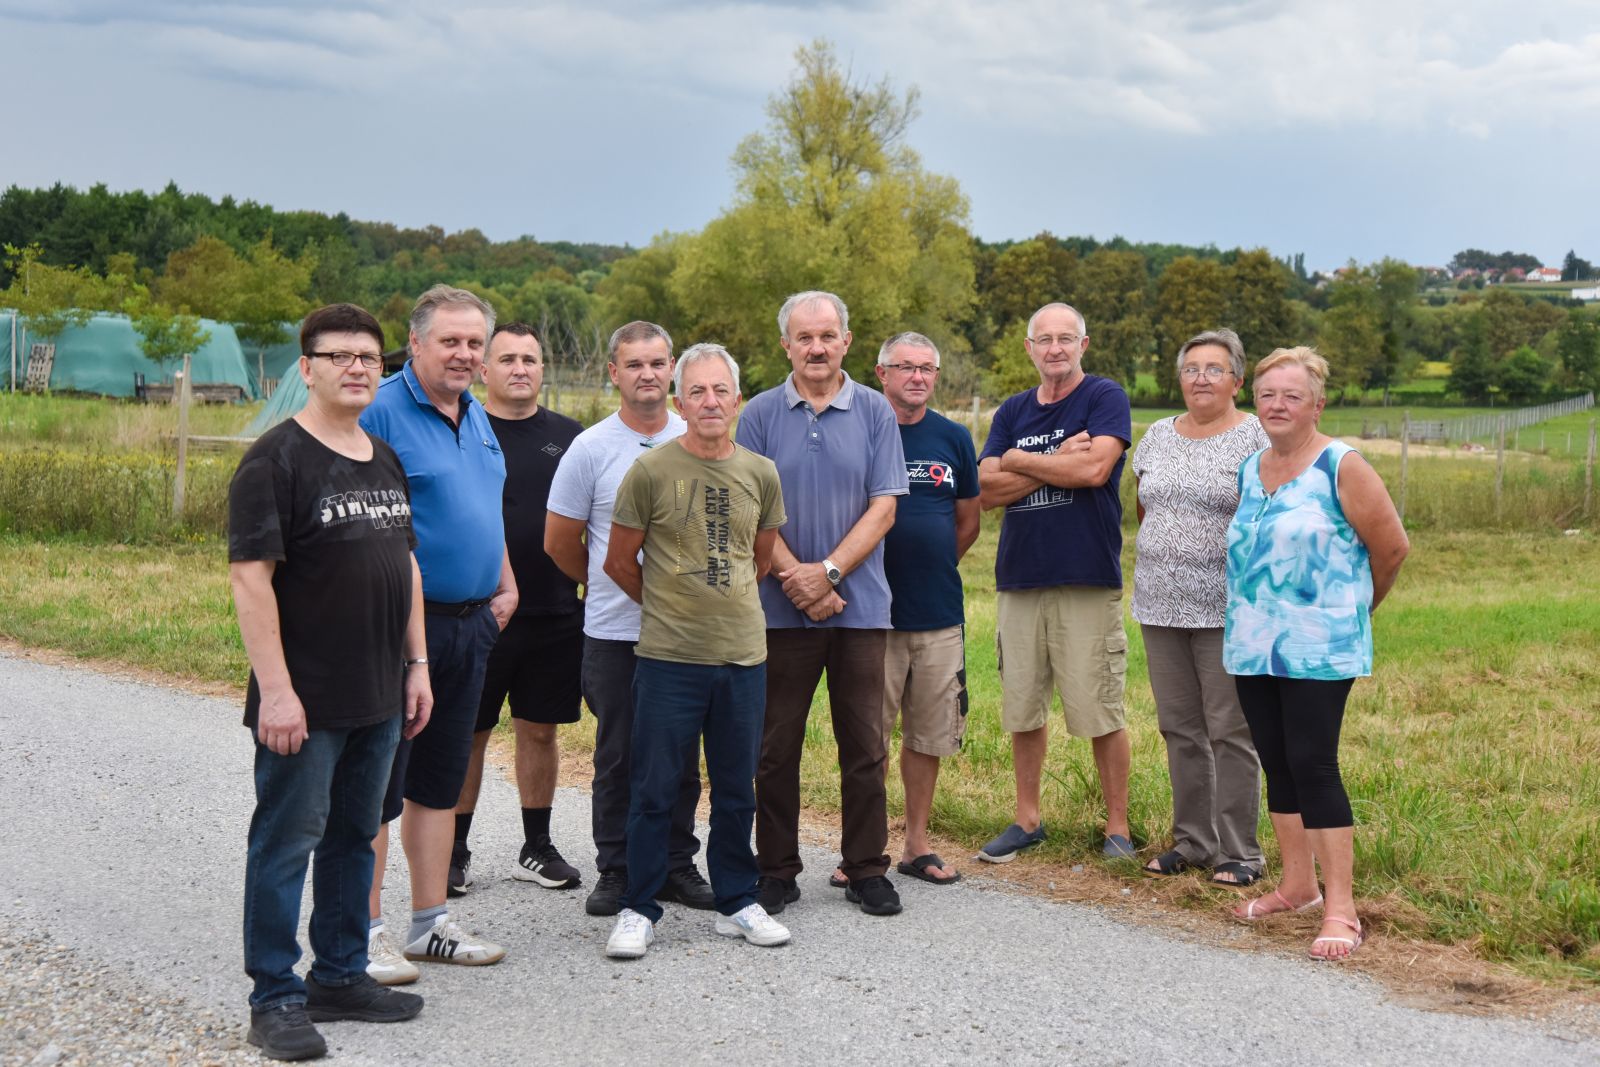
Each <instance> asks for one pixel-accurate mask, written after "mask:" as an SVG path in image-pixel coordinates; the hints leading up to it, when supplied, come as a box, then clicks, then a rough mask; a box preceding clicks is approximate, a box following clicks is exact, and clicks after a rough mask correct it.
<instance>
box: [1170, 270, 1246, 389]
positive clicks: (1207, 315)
mask: <svg viewBox="0 0 1600 1067" xmlns="http://www.w3.org/2000/svg"><path fill="white" fill-rule="evenodd" d="M1227 325H1228V269H1227V268H1226V267H1224V266H1223V265H1222V263H1221V262H1220V261H1218V260H1215V259H1200V258H1198V257H1195V256H1180V257H1178V258H1177V259H1175V260H1173V261H1172V262H1171V264H1169V265H1168V266H1167V269H1166V270H1164V271H1162V272H1161V276H1160V277H1159V278H1157V279H1156V298H1155V327H1156V356H1155V375H1156V387H1157V389H1159V390H1160V391H1161V395H1162V396H1163V397H1166V398H1167V399H1172V398H1173V397H1176V396H1177V395H1178V372H1177V358H1178V348H1179V347H1180V346H1181V345H1182V344H1183V343H1184V342H1185V341H1187V340H1188V339H1189V338H1191V337H1193V336H1195V335H1196V334H1198V333H1202V332H1203V331H1205V330H1215V329H1217V328H1218V327H1222V326H1227ZM1245 354H1246V355H1253V356H1256V357H1257V358H1259V357H1260V356H1261V355H1265V353H1252V352H1250V350H1249V349H1246V350H1245Z"/></svg>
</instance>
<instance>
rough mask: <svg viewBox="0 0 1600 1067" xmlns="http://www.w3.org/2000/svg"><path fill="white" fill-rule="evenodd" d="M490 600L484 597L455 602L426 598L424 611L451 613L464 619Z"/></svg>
mask: <svg viewBox="0 0 1600 1067" xmlns="http://www.w3.org/2000/svg"><path fill="white" fill-rule="evenodd" d="M488 602H489V598H488V597H484V598H483V599H482V600H458V601H456V602H454V603H448V602H446V601H443V600H424V601H423V602H422V611H423V613H424V614H426V615H449V616H452V617H454V618H457V619H464V618H466V617H467V616H468V615H471V614H472V613H473V612H474V611H477V610H478V609H479V608H481V607H483V606H484V605H485V604H487V603H488Z"/></svg>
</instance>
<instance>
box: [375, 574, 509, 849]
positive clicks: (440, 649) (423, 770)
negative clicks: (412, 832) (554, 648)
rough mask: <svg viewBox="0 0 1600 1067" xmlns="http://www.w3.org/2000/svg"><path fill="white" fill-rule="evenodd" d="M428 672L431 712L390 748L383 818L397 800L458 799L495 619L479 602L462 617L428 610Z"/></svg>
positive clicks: (444, 805) (445, 802) (432, 804)
mask: <svg viewBox="0 0 1600 1067" xmlns="http://www.w3.org/2000/svg"><path fill="white" fill-rule="evenodd" d="M427 626H428V675H429V678H430V679H431V680H432V682H433V716H432V717H431V718H430V719H429V720H428V725H427V726H425V727H423V728H422V732H421V733H420V734H418V735H417V736H416V737H414V738H412V739H411V740H409V741H407V740H405V739H404V738H402V739H401V741H400V744H399V745H398V746H397V747H396V748H395V752H394V767H393V768H392V769H391V770H390V773H389V790H388V792H387V793H386V794H385V795H384V798H383V821H384V822H386V823H387V822H393V821H394V820H395V819H397V818H399V816H400V812H401V809H402V807H403V804H402V801H404V800H410V801H412V802H414V803H417V804H421V805H422V806H423V807H425V808H433V809H435V810H438V811H449V810H450V809H451V808H454V807H455V806H456V801H457V800H459V799H461V784H462V783H463V782H465V781H466V779H467V761H468V760H469V759H470V758H471V756H472V724H473V716H474V715H476V713H477V710H478V701H479V697H480V696H481V694H482V693H483V669H484V664H486V663H487V662H488V661H489V650H490V649H492V648H493V647H494V644H495V638H496V637H498V636H499V634H500V625H499V624H498V623H497V622H495V619H494V615H493V613H492V612H490V611H489V607H488V605H487V604H485V605H484V606H483V607H480V608H479V609H478V610H477V611H474V612H473V613H472V614H471V615H469V616H467V617H466V618H457V617H455V616H451V615H429V616H428V618H427Z"/></svg>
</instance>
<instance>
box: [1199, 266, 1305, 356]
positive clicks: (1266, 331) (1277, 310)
mask: <svg viewBox="0 0 1600 1067" xmlns="http://www.w3.org/2000/svg"><path fill="white" fill-rule="evenodd" d="M1293 284H1294V275H1293V274H1292V273H1291V272H1290V270H1289V268H1288V267H1286V266H1284V265H1283V264H1282V263H1280V262H1279V261H1278V260H1276V259H1274V258H1272V253H1270V252H1268V251H1267V250H1266V249H1264V248H1257V249H1252V250H1250V251H1245V252H1240V253H1239V255H1238V256H1237V257H1236V258H1235V259H1234V261H1233V264H1232V265H1231V266H1230V267H1229V268H1228V313H1227V320H1226V321H1224V322H1220V323H1217V325H1220V326H1227V327H1228V328H1229V329H1231V330H1232V331H1233V332H1234V333H1236V334H1238V335H1239V340H1240V341H1242V342H1243V343H1244V351H1245V355H1246V356H1248V357H1249V358H1250V360H1251V361H1252V362H1254V361H1255V360H1259V359H1261V358H1262V357H1263V356H1265V355H1267V353H1269V352H1271V351H1272V350H1273V349H1275V348H1283V347H1285V346H1288V345H1294V344H1298V343H1300V342H1301V340H1302V338H1299V337H1296V336H1295V325H1296V315H1295V310H1294V307H1293V305H1292V304H1291V303H1290V301H1289V295H1288V294H1289V291H1290V288H1291V286H1293Z"/></svg>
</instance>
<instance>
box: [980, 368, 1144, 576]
mask: <svg viewBox="0 0 1600 1067" xmlns="http://www.w3.org/2000/svg"><path fill="white" fill-rule="evenodd" d="M1085 430H1087V431H1089V436H1091V437H1115V438H1117V439H1119V440H1120V441H1122V442H1123V444H1124V446H1126V445H1128V444H1130V443H1132V440H1133V414H1132V411H1131V410H1130V409H1129V406H1128V394H1127V393H1125V392H1124V391H1123V389H1122V386H1120V385H1118V384H1117V383H1116V382H1114V381H1111V380H1110V379H1109V378H1101V377H1098V376H1097V375H1093V374H1086V375H1084V378H1083V380H1082V381H1081V382H1079V383H1078V387H1077V388H1076V389H1074V390H1072V392H1070V393H1068V394H1067V395H1066V396H1065V397H1063V398H1062V399H1060V400H1058V401H1056V402H1055V403H1053V404H1041V403H1039V396H1038V392H1037V391H1036V390H1034V389H1029V390H1027V391H1026V392H1022V393H1018V394H1017V395H1016V396H1013V397H1011V398H1010V399H1008V400H1007V401H1006V402H1005V403H1003V404H1001V405H1000V407H999V408H998V409H997V410H996V411H995V413H994V422H993V423H992V424H991V425H990V428H989V440H988V441H987V442H986V443H985V444H984V446H983V455H982V456H981V457H980V459H988V458H989V457H990V456H995V457H999V456H1002V455H1004V454H1005V453H1006V451H1007V450H1008V449H1012V448H1020V449H1022V450H1023V451H1025V452H1036V453H1051V452H1054V451H1055V450H1056V449H1057V448H1058V447H1060V445H1061V442H1063V441H1065V440H1067V439H1068V438H1070V437H1075V436H1077V435H1078V434H1080V433H1082V432H1083V431H1085ZM1126 459H1127V451H1126V448H1124V451H1123V454H1122V455H1121V456H1118V457H1117V463H1116V466H1114V467H1113V468H1112V469H1111V477H1110V479H1109V480H1108V481H1107V482H1106V484H1105V485H1103V486H1095V487H1091V488H1086V489H1061V488H1058V487H1056V486H1053V485H1045V486H1041V487H1040V488H1038V489H1036V490H1034V491H1033V492H1032V493H1029V494H1028V495H1027V496H1025V497H1023V498H1021V499H1020V500H1015V501H1013V502H1012V503H1010V504H1008V505H1006V514H1005V521H1004V522H1003V523H1002V524H1001V526H1000V546H999V549H998V551H997V553H996V555H995V562H994V575H995V587H996V588H997V589H1002V590H1004V589H1043V588H1048V587H1050V586H1055V585H1089V586H1103V587H1106V588H1110V589H1120V588H1122V498H1121V496H1120V495H1119V493H1118V486H1119V484H1120V483H1121V480H1122V465H1123V462H1124V461H1125V460H1126Z"/></svg>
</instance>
